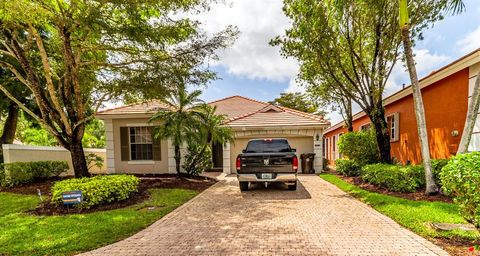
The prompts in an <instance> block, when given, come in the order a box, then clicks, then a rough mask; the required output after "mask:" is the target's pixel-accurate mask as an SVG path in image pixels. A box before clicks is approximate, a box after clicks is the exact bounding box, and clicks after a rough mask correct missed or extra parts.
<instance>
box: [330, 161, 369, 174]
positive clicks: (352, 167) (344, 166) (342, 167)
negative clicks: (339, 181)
mask: <svg viewBox="0 0 480 256" xmlns="http://www.w3.org/2000/svg"><path fill="white" fill-rule="evenodd" d="M335 165H336V167H337V172H339V173H341V174H342V175H344V176H359V175H360V173H361V171H362V167H361V166H360V165H359V164H358V163H357V162H355V161H353V160H347V159H338V160H337V161H335Z"/></svg>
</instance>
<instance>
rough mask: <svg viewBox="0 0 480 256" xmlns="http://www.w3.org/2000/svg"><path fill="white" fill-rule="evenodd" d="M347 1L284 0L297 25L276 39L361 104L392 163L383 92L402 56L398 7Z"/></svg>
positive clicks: (385, 157) (308, 67)
mask: <svg viewBox="0 0 480 256" xmlns="http://www.w3.org/2000/svg"><path fill="white" fill-rule="evenodd" d="M344 4H345V5H342V6H340V7H342V8H339V7H337V6H335V5H333V4H331V3H329V1H315V0H286V1H284V12H285V14H286V15H287V16H288V17H289V18H290V19H291V20H292V28H291V29H288V30H287V31H286V36H285V37H284V38H282V39H280V38H277V39H276V40H275V41H274V43H278V44H281V45H282V52H283V54H285V55H287V56H294V57H296V58H297V59H298V60H299V61H300V64H301V66H302V67H301V71H302V72H314V73H312V74H311V76H313V75H315V76H316V77H317V78H316V79H315V80H317V81H333V82H334V83H332V85H334V86H335V87H338V89H339V90H340V91H341V92H342V93H343V94H345V95H347V96H348V97H349V98H351V99H352V100H353V101H354V102H356V103H357V104H358V105H360V107H361V108H362V110H364V111H365V113H366V114H367V115H368V117H369V118H370V120H371V122H372V124H373V127H374V129H375V132H376V139H377V145H378V147H379V152H380V154H381V161H382V162H391V156H390V140H389V136H388V131H387V123H386V120H385V110H384V108H383V99H382V94H383V90H384V88H385V84H386V81H387V79H388V76H389V74H390V73H391V70H392V68H393V66H394V64H395V63H396V60H397V56H398V48H399V43H400V38H399V36H398V33H395V32H396V31H394V29H393V28H392V27H391V24H392V21H391V19H394V18H392V16H393V13H394V11H395V10H396V9H394V6H392V5H391V4H390V3H389V1H386V0H381V1H353V0H352V1H345V3H344ZM344 82H347V83H344Z"/></svg>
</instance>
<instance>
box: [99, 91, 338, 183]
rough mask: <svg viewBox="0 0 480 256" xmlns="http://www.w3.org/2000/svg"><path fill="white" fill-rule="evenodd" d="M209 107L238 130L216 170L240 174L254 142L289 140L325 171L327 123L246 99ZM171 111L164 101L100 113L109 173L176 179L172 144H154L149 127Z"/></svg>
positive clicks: (216, 155) (222, 149)
mask: <svg viewBox="0 0 480 256" xmlns="http://www.w3.org/2000/svg"><path fill="white" fill-rule="evenodd" d="M208 104H209V105H211V106H216V107H217V110H216V111H217V114H221V115H225V116H226V118H227V120H226V122H225V125H226V126H229V127H231V128H232V129H233V131H234V137H235V141H234V142H233V143H227V144H225V145H213V147H212V149H213V150H212V151H213V152H212V155H213V156H212V158H213V159H212V160H213V164H214V168H216V169H219V170H222V171H223V172H224V173H227V174H230V173H235V172H236V169H235V159H236V157H237V155H238V154H240V153H241V151H242V149H244V148H245V146H246V144H247V142H248V141H249V140H250V139H255V138H279V137H281V138H287V139H288V140H289V142H290V144H291V146H292V148H295V149H296V150H297V151H296V154H297V156H298V157H300V154H302V153H315V154H316V156H317V157H316V158H315V161H314V168H315V170H316V171H317V172H321V171H322V166H323V158H322V149H323V145H322V142H323V140H322V138H323V131H324V130H325V129H326V128H328V127H329V126H330V123H329V122H328V121H327V120H325V119H324V118H323V117H321V116H318V115H314V114H309V113H304V112H301V111H297V110H293V109H290V108H286V107H279V106H275V105H272V104H269V103H266V102H261V101H257V100H254V99H249V98H246V97H242V96H232V97H228V98H224V99H221V100H217V101H213V102H210V103H208ZM166 108H167V106H165V105H164V104H162V103H161V102H159V101H150V102H145V103H138V104H132V105H127V106H122V107H117V108H113V109H107V110H103V111H100V112H98V113H97V115H96V117H97V118H99V119H102V120H104V122H105V130H106V150H107V160H106V162H107V172H108V173H175V160H174V150H173V145H172V143H171V141H170V140H168V139H167V140H162V141H154V140H152V136H151V132H152V126H153V124H151V123H149V122H148V120H149V118H150V117H151V116H152V114H154V113H156V112H157V111H159V110H161V109H166ZM184 151H185V149H184ZM184 153H185V152H184Z"/></svg>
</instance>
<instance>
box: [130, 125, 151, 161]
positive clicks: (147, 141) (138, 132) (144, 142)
mask: <svg viewBox="0 0 480 256" xmlns="http://www.w3.org/2000/svg"><path fill="white" fill-rule="evenodd" d="M130 160H153V143H152V127H130Z"/></svg>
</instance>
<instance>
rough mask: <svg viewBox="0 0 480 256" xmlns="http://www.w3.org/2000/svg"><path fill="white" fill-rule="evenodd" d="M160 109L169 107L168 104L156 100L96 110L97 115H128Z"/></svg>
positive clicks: (153, 111) (148, 112)
mask: <svg viewBox="0 0 480 256" xmlns="http://www.w3.org/2000/svg"><path fill="white" fill-rule="evenodd" d="M160 109H169V106H168V105H166V104H165V103H162V102H160V101H158V100H152V101H148V102H141V103H134V104H129V105H125V106H121V107H116V108H110V109H105V110H102V111H99V112H97V115H126V114H127V115H128V114H150V113H155V112H158V110H160Z"/></svg>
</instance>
